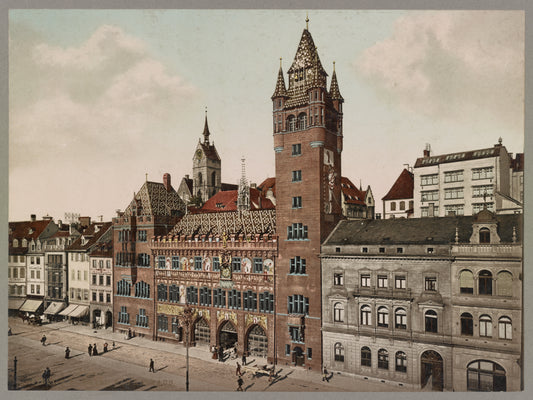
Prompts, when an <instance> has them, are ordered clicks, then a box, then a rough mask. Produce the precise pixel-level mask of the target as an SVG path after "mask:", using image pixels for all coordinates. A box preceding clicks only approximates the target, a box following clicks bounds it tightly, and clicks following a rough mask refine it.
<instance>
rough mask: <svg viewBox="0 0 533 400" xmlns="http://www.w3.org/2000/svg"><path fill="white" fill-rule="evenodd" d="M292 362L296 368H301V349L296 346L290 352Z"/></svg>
mask: <svg viewBox="0 0 533 400" xmlns="http://www.w3.org/2000/svg"><path fill="white" fill-rule="evenodd" d="M292 362H293V363H294V364H295V365H296V366H297V367H301V366H302V365H304V352H303V350H302V348H301V347H299V346H296V347H295V348H294V349H293V350H292Z"/></svg>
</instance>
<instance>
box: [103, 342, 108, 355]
mask: <svg viewBox="0 0 533 400" xmlns="http://www.w3.org/2000/svg"><path fill="white" fill-rule="evenodd" d="M107 346H108V344H107V342H106V343H104V353H107Z"/></svg>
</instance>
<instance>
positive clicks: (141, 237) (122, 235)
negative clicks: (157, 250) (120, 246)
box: [118, 229, 147, 242]
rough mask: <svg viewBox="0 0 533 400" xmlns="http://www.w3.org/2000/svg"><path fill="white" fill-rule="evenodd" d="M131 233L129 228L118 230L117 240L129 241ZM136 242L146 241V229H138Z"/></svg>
mask: <svg viewBox="0 0 533 400" xmlns="http://www.w3.org/2000/svg"><path fill="white" fill-rule="evenodd" d="M132 236H133V235H132V233H131V231H130V230H127V229H126V230H120V231H118V241H119V242H131V241H132V239H133V238H132ZM136 239H137V241H138V242H146V241H147V235H146V230H138V231H137V237H136Z"/></svg>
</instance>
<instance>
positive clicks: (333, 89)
mask: <svg viewBox="0 0 533 400" xmlns="http://www.w3.org/2000/svg"><path fill="white" fill-rule="evenodd" d="M329 95H330V96H331V99H332V100H340V101H344V99H343V97H342V96H341V91H340V90H339V83H338V82H337V73H336V72H335V67H333V75H331V85H330V87H329Z"/></svg>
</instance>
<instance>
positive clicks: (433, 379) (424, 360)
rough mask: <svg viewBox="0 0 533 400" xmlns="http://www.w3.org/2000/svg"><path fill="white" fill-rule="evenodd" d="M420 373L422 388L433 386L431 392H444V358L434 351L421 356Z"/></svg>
mask: <svg viewBox="0 0 533 400" xmlns="http://www.w3.org/2000/svg"><path fill="white" fill-rule="evenodd" d="M420 372H421V375H422V376H421V384H422V387H424V386H426V385H427V384H431V390H436V391H442V388H443V364H442V357H441V356H440V354H439V353H437V352H436V351H433V350H428V351H425V352H424V353H422V355H421V356H420Z"/></svg>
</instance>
